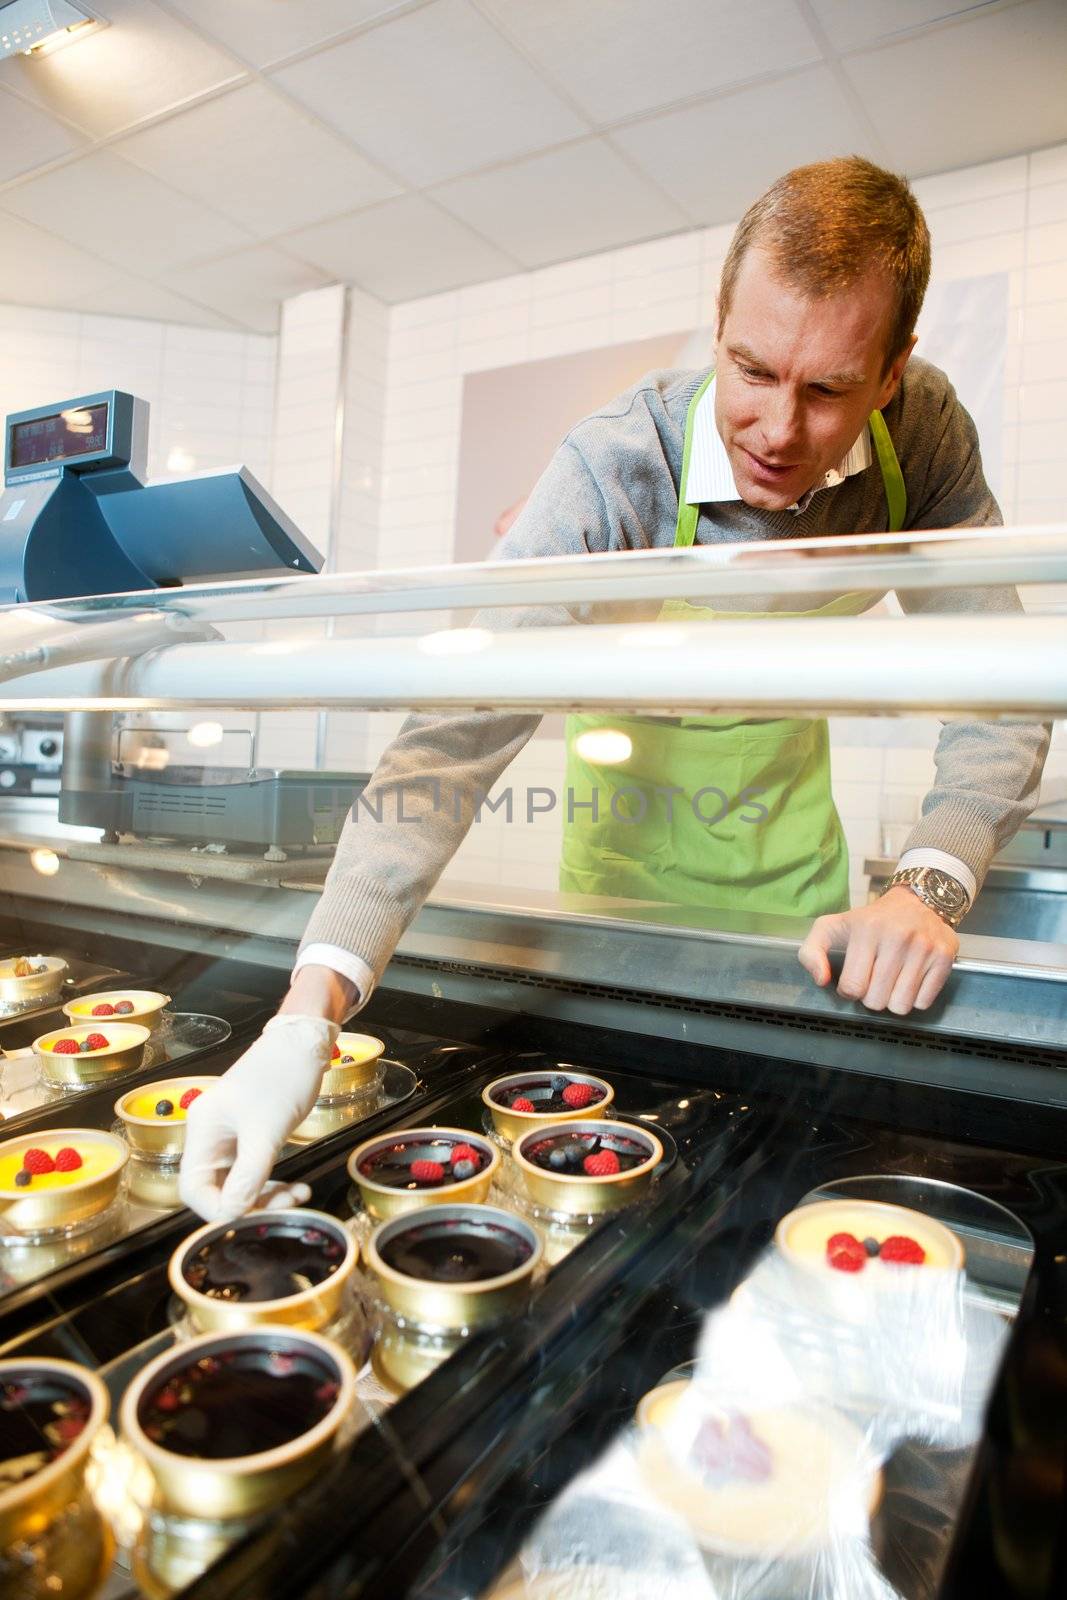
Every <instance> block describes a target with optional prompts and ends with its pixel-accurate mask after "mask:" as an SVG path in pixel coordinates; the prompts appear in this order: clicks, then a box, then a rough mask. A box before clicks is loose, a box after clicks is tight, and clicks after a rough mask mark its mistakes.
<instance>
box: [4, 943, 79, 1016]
mask: <svg viewBox="0 0 1067 1600" xmlns="http://www.w3.org/2000/svg"><path fill="white" fill-rule="evenodd" d="M67 971H68V968H67V963H66V962H65V961H63V960H62V959H61V958H60V957H59V956H41V955H36V956H5V958H4V960H3V961H0V1005H6V1006H32V1005H44V1004H46V1003H47V1002H48V1001H49V1000H55V999H57V998H58V996H59V995H60V994H61V993H62V990H63V984H64V982H65V980H66V976H67Z"/></svg>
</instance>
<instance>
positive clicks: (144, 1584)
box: [130, 1511, 258, 1600]
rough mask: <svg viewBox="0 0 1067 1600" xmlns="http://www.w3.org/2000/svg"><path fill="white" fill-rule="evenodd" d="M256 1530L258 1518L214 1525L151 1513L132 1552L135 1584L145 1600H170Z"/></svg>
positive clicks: (190, 1518) (215, 1523)
mask: <svg viewBox="0 0 1067 1600" xmlns="http://www.w3.org/2000/svg"><path fill="white" fill-rule="evenodd" d="M257 1526H258V1524H257V1522H256V1520H255V1518H250V1519H249V1521H248V1522H247V1523H245V1522H241V1521H238V1520H236V1519H234V1518H232V1517H231V1518H230V1519H229V1521H228V1522H214V1521H210V1520H208V1519H206V1518H199V1517H173V1516H168V1515H166V1514H164V1513H161V1512H158V1511H155V1512H152V1513H150V1514H149V1516H147V1517H146V1518H145V1521H144V1523H143V1525H142V1527H141V1531H140V1533H139V1534H138V1536H137V1542H136V1544H135V1545H134V1547H133V1550H132V1551H131V1552H130V1570H131V1572H132V1574H133V1581H134V1583H135V1584H136V1585H137V1588H138V1590H139V1591H140V1593H141V1594H142V1595H143V1596H144V1597H145V1600H171V1597H172V1596H173V1595H177V1594H180V1593H181V1592H182V1591H183V1590H184V1589H187V1588H188V1587H189V1585H190V1584H191V1583H193V1582H195V1580H196V1579H197V1578H199V1577H200V1576H201V1574H202V1573H204V1572H206V1571H207V1569H208V1567H211V1566H214V1564H215V1562H216V1561H217V1560H218V1559H219V1557H220V1556H223V1555H225V1554H226V1551H227V1550H228V1549H229V1548H230V1546H231V1545H232V1544H234V1543H236V1541H237V1540H238V1539H241V1538H244V1536H245V1535H246V1534H247V1533H249V1532H251V1531H252V1529H253V1528H255V1527H257Z"/></svg>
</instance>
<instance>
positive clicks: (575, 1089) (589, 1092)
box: [563, 1083, 600, 1111]
mask: <svg viewBox="0 0 1067 1600" xmlns="http://www.w3.org/2000/svg"><path fill="white" fill-rule="evenodd" d="M599 1099H600V1096H599V1094H598V1093H597V1091H596V1090H595V1089H594V1088H593V1085H592V1084H591V1083H568V1085H567V1087H566V1088H565V1089H564V1091H563V1102H564V1104H565V1105H568V1106H570V1108H571V1110H572V1111H581V1110H582V1109H583V1107H585V1106H591V1105H592V1103H593V1101H594V1100H599Z"/></svg>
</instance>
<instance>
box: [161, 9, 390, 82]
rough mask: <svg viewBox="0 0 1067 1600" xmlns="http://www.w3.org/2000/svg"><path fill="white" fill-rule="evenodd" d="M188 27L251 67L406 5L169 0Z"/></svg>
mask: <svg viewBox="0 0 1067 1600" xmlns="http://www.w3.org/2000/svg"><path fill="white" fill-rule="evenodd" d="M171 3H172V5H173V6H174V8H175V10H177V11H181V12H182V13H183V14H184V15H185V16H187V17H188V18H189V20H190V22H194V23H196V25H197V26H198V27H200V28H202V29H203V31H204V32H205V33H210V34H213V35H214V37H215V38H216V39H219V40H221V42H222V43H223V44H225V45H227V46H228V47H229V48H230V49H231V50H232V51H233V53H234V55H237V56H240V57H241V58H242V59H243V60H245V61H250V62H251V63H252V64H253V66H257V67H265V66H267V65H268V64H269V63H270V62H272V61H281V60H284V58H285V57H286V56H291V55H295V54H296V52H297V51H298V50H306V49H308V48H309V47H310V46H312V45H317V44H322V43H324V42H325V41H326V40H327V39H332V38H334V37H335V36H336V35H337V34H339V33H347V32H348V31H350V30H351V29H352V28H356V27H358V26H359V25H360V24H361V23H366V22H370V21H372V20H373V19H374V18H375V17H383V16H387V15H388V13H389V12H390V11H396V10H397V8H398V7H399V6H402V5H406V4H407V3H408V0H289V3H288V4H285V3H279V0H171Z"/></svg>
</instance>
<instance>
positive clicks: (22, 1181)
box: [15, 1167, 33, 1189]
mask: <svg viewBox="0 0 1067 1600" xmlns="http://www.w3.org/2000/svg"><path fill="white" fill-rule="evenodd" d="M15 1182H16V1183H17V1184H18V1186H19V1188H20V1189H25V1187H26V1185H27V1184H28V1183H32V1182H33V1173H32V1172H27V1171H26V1168H25V1167H23V1169H22V1171H21V1172H16V1174H15Z"/></svg>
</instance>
